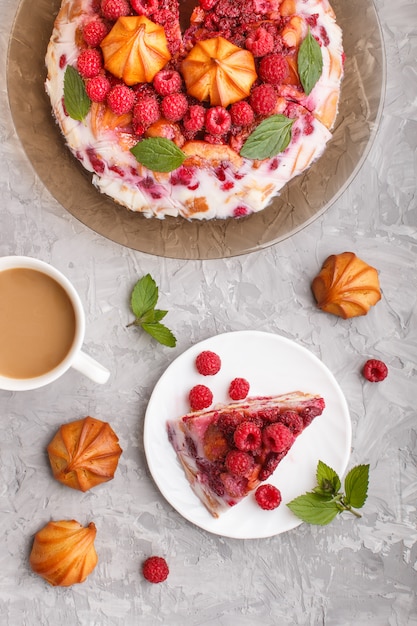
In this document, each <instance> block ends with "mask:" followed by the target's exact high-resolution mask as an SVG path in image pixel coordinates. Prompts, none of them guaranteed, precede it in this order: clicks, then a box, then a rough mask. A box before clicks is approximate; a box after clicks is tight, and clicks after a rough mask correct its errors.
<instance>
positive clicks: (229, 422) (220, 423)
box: [217, 411, 243, 441]
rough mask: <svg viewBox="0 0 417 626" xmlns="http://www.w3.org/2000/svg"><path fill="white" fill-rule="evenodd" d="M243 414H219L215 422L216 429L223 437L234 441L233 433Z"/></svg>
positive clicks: (235, 412)
mask: <svg viewBox="0 0 417 626" xmlns="http://www.w3.org/2000/svg"><path fill="white" fill-rule="evenodd" d="M242 417H243V414H242V413H239V412H238V411H233V412H232V413H221V414H220V416H219V419H218V420H217V427H218V428H219V429H220V430H221V431H222V432H223V433H224V435H225V436H226V437H228V438H230V439H231V440H232V441H234V437H233V436H234V433H235V430H236V428H237V426H238V425H239V424H240V423H241V422H242Z"/></svg>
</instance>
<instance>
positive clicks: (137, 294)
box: [128, 274, 177, 348]
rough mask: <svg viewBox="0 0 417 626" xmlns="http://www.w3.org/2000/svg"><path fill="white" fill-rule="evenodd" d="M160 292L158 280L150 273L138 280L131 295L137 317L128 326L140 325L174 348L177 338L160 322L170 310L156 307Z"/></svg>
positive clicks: (160, 341) (132, 305) (133, 309)
mask: <svg viewBox="0 0 417 626" xmlns="http://www.w3.org/2000/svg"><path fill="white" fill-rule="evenodd" d="M158 293H159V291H158V287H157V285H156V282H155V281H154V279H153V278H152V276H151V275H150V274H146V275H145V276H143V277H142V278H141V279H140V280H138V281H137V283H136V284H135V286H134V287H133V290H132V294H131V296H130V306H131V308H132V312H133V314H134V315H135V319H134V320H133V322H131V323H130V324H128V326H140V327H141V328H142V329H143V330H144V331H145V332H147V333H148V334H149V335H151V337H153V338H154V339H156V340H157V341H159V343H161V344H163V345H164V346H168V347H170V348H173V347H174V346H175V345H176V343H177V340H176V338H175V337H174V335H173V334H172V332H171V331H170V330H169V328H167V327H166V326H164V325H163V324H161V323H160V321H161V320H162V319H164V317H165V316H166V315H167V313H168V311H163V310H161V309H155V306H156V303H157V302H158Z"/></svg>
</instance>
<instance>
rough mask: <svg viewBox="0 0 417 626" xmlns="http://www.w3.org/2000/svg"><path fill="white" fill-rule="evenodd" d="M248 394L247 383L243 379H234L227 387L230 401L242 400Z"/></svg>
mask: <svg viewBox="0 0 417 626" xmlns="http://www.w3.org/2000/svg"><path fill="white" fill-rule="evenodd" d="M248 393H249V383H248V381H247V380H246V379H245V378H234V379H233V380H232V382H231V383H230V385H229V396H230V397H231V398H232V400H243V399H244V398H246V396H247V395H248Z"/></svg>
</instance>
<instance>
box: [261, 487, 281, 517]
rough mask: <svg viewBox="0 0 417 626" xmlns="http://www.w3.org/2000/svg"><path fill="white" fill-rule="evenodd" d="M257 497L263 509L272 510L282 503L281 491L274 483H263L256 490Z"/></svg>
mask: <svg viewBox="0 0 417 626" xmlns="http://www.w3.org/2000/svg"><path fill="white" fill-rule="evenodd" d="M255 499H256V502H257V503H258V504H259V506H260V507H261V509H264V510H265V511H272V510H273V509H276V508H277V507H278V506H279V505H280V504H281V499H282V498H281V492H280V490H279V489H277V488H276V487H274V485H261V486H260V487H258V488H257V490H256V491H255Z"/></svg>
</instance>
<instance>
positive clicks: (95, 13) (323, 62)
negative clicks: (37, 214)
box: [46, 0, 343, 220]
mask: <svg viewBox="0 0 417 626" xmlns="http://www.w3.org/2000/svg"><path fill="white" fill-rule="evenodd" d="M179 18H180V16H179V2H178V1H177V0H62V5H61V8H60V11H59V14H58V16H57V18H56V21H55V25H54V30H53V33H52V36H51V40H50V42H49V45H48V50H47V54H46V66H47V78H46V90H47V93H48V95H49V97H50V100H51V104H52V110H53V114H54V116H55V118H56V120H57V122H58V124H59V126H60V129H61V131H62V134H63V135H64V137H65V140H66V143H67V145H68V147H69V149H70V150H71V151H72V153H73V154H74V156H75V157H76V158H77V159H78V160H79V161H80V162H81V163H82V165H83V166H84V168H85V169H87V170H88V171H90V172H92V173H93V177H92V182H93V184H94V185H95V186H96V187H97V188H98V189H99V190H100V191H101V192H103V193H105V194H107V195H108V196H110V197H112V198H113V199H114V200H115V202H117V203H119V204H121V205H124V206H125V207H127V208H128V209H130V210H132V211H137V212H140V213H142V214H144V215H145V216H147V217H157V218H164V217H165V216H182V217H184V218H186V219H198V220H207V219H213V218H229V217H242V216H245V215H249V214H250V213H253V212H258V211H261V210H262V209H264V208H265V207H266V206H268V204H269V203H270V202H271V200H272V198H273V197H274V196H275V195H276V194H277V193H278V192H279V190H280V189H281V188H282V187H283V186H284V185H286V183H287V182H288V181H289V180H291V179H292V178H293V177H295V176H297V175H299V174H300V173H302V172H304V171H305V170H306V169H307V168H308V167H309V166H310V165H311V164H312V163H313V161H315V160H316V159H317V158H318V157H319V156H320V155H321V154H322V152H323V150H324V149H325V146H326V144H327V142H328V141H329V139H330V138H331V129H332V127H333V125H334V122H335V119H336V115H337V111H338V102H339V95H340V85H341V80H342V76H343V49H342V33H341V30H340V28H339V27H338V25H337V24H336V20H335V14H334V12H333V10H332V8H331V6H330V4H329V2H328V0H200V1H199V4H198V5H197V6H196V7H195V8H194V11H193V12H192V15H191V19H190V22H189V24H188V25H187V28H186V29H185V31H184V32H183V33H181V30H180V21H179Z"/></svg>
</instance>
